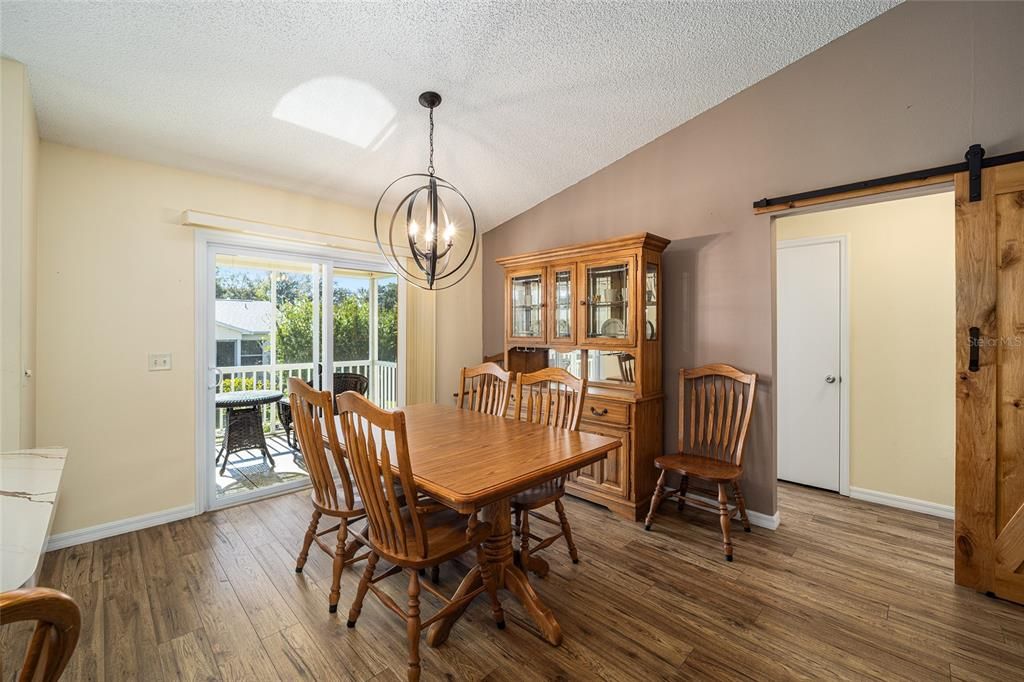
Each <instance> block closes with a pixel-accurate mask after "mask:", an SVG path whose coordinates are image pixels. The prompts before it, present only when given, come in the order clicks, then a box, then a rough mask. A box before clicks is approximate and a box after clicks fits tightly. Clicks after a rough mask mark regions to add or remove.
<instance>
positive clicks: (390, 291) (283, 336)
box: [201, 244, 399, 507]
mask: <svg viewBox="0 0 1024 682" xmlns="http://www.w3.org/2000/svg"><path fill="white" fill-rule="evenodd" d="M206 265H207V267H206V269H207V273H206V276H207V282H206V283H205V290H206V291H207V292H208V293H207V305H206V324H205V325H204V326H205V329H204V330H203V331H202V332H201V333H203V334H205V336H206V338H205V343H204V344H203V345H204V347H205V348H206V356H207V357H206V361H207V367H208V369H209V373H208V376H209V381H208V383H207V385H206V389H207V391H206V395H205V402H206V406H207V410H208V411H207V414H208V415H209V416H208V419H206V420H201V421H204V422H206V423H207V424H208V429H207V431H208V437H207V438H206V439H205V441H206V448H207V450H208V456H207V457H206V466H205V473H204V474H203V475H204V477H206V480H207V481H208V483H209V486H208V488H207V499H208V501H209V504H208V506H210V507H216V506H223V505H225V504H234V503H236V502H238V501H242V500H245V499H252V498H254V497H260V496H263V495H265V494H269V493H271V492H274V493H276V492H281V491H282V490H286V489H289V488H297V487H300V486H304V485H306V484H308V474H307V468H306V463H305V461H304V459H303V456H302V453H301V451H300V449H299V448H298V444H297V442H296V438H295V431H294V428H293V418H292V414H291V407H290V405H289V404H288V398H287V396H288V380H289V378H293V377H294V378H298V379H299V380H302V381H305V382H306V383H308V384H310V385H311V386H314V387H316V388H318V389H320V388H323V389H326V390H332V389H333V387H334V386H335V385H336V380H338V379H339V377H340V375H342V374H343V373H349V374H360V375H362V376H364V377H366V384H367V397H368V398H369V399H370V400H372V401H374V402H375V403H377V404H378V405H380V406H382V407H385V408H394V407H396V406H397V404H398V403H399V395H398V388H399V381H398V319H399V315H398V280H397V278H396V276H395V275H394V273H391V272H386V271H378V270H375V269H357V268H353V267H351V265H350V264H349V263H344V262H339V260H338V259H337V258H335V257H332V256H329V255H328V254H325V255H324V256H323V257H317V256H316V255H308V254H307V255H301V254H295V253H289V252H287V251H275V250H268V249H262V248H260V249H257V248H250V247H244V246H234V247H232V246H226V245H217V244H210V245H209V246H208V253H207V258H206Z"/></svg>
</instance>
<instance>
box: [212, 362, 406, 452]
mask: <svg viewBox="0 0 1024 682" xmlns="http://www.w3.org/2000/svg"><path fill="white" fill-rule="evenodd" d="M217 369H218V370H220V373H221V376H220V383H219V384H218V385H217V386H218V387H217V392H218V393H228V392H231V391H252V390H262V389H267V390H271V391H281V392H282V393H287V391H288V379H289V378H290V377H298V378H300V379H304V380H306V381H309V380H310V379H311V378H312V377H313V372H314V365H313V363H311V362H297V363H291V364H287V365H243V366H237V367H218V368H217ZM334 371H335V372H353V373H355V374H362V375H363V376H365V377H367V378H369V380H370V392H369V394H368V396H367V397H368V398H369V399H370V400H372V401H373V402H374V403H376V404H377V405H380V406H381V407H384V408H387V409H393V408H394V407H395V405H396V404H397V400H398V365H397V364H396V363H394V362H384V361H380V360H378V361H377V362H374V363H371V362H370V361H369V360H349V361H343V362H335V363H334ZM262 410H263V423H264V424H265V425H269V426H270V430H271V432H273V431H276V430H277V429H278V428H280V424H279V423H278V419H277V407H276V405H273V404H271V405H264V406H263V408H262ZM223 428H224V410H217V419H216V429H217V433H218V434H220V432H221V431H222V430H223Z"/></svg>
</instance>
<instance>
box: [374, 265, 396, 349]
mask: <svg viewBox="0 0 1024 682" xmlns="http://www.w3.org/2000/svg"><path fill="white" fill-rule="evenodd" d="M377 359H378V360H381V361H382V362H398V278H397V277H380V278H378V279H377Z"/></svg>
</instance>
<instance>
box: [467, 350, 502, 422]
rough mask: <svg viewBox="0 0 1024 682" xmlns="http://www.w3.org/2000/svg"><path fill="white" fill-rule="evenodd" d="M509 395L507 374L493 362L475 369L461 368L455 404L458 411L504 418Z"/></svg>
mask: <svg viewBox="0 0 1024 682" xmlns="http://www.w3.org/2000/svg"><path fill="white" fill-rule="evenodd" d="M511 393H512V380H511V375H510V374H509V372H506V371H505V370H503V369H502V368H501V367H498V365H496V364H495V363H493V362H485V363H484V364H482V365H477V366H476V367H463V368H462V373H461V375H460V377H459V395H458V402H457V403H456V404H457V405H458V407H459V408H460V409H464V410H473V411H474V412H483V413H485V414H493V415H496V416H499V417H504V416H505V410H506V409H507V408H508V399H509V396H510V395H511Z"/></svg>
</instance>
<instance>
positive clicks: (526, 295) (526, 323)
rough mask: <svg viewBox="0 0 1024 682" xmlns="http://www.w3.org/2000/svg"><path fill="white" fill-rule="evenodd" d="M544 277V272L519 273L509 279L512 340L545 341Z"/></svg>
mask: <svg viewBox="0 0 1024 682" xmlns="http://www.w3.org/2000/svg"><path fill="white" fill-rule="evenodd" d="M543 280H544V277H543V274H542V272H538V271H534V272H528V273H525V272H524V273H517V274H513V275H511V276H510V277H509V295H510V296H511V298H512V305H511V306H510V307H509V314H510V315H511V317H512V319H511V320H509V330H510V338H513V339H523V340H527V341H542V340H543V339H544V281H543Z"/></svg>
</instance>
